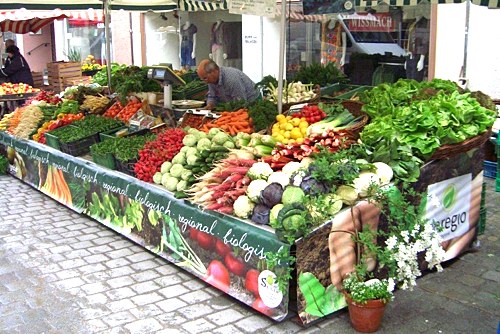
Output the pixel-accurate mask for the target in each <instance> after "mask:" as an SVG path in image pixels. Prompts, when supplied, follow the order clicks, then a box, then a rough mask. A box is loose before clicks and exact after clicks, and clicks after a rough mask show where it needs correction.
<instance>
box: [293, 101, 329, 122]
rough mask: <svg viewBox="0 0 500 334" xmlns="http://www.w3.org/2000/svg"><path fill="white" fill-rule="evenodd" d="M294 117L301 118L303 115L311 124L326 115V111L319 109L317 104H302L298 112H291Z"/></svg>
mask: <svg viewBox="0 0 500 334" xmlns="http://www.w3.org/2000/svg"><path fill="white" fill-rule="evenodd" d="M292 117H294V118H302V117H304V118H305V119H306V121H307V123H309V124H312V123H316V122H319V121H321V120H322V119H323V118H325V117H326V113H325V112H324V111H323V110H321V109H320V108H319V107H318V106H317V105H315V104H314V105H306V106H304V107H303V108H302V109H301V110H300V112H298V113H295V114H292Z"/></svg>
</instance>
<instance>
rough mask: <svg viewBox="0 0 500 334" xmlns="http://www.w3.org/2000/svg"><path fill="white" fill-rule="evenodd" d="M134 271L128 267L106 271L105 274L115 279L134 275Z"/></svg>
mask: <svg viewBox="0 0 500 334" xmlns="http://www.w3.org/2000/svg"><path fill="white" fill-rule="evenodd" d="M135 272H136V271H135V270H134V269H132V268H131V267H130V266H125V267H118V268H114V269H111V270H107V271H106V273H107V274H108V276H109V277H112V278H116V277H120V276H127V275H131V274H133V273H135ZM131 278H132V277H131Z"/></svg>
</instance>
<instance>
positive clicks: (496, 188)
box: [495, 174, 500, 193]
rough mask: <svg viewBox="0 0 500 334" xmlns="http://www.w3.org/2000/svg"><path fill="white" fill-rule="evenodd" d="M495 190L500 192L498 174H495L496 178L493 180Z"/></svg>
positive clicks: (499, 177)
mask: <svg viewBox="0 0 500 334" xmlns="http://www.w3.org/2000/svg"><path fill="white" fill-rule="evenodd" d="M495 191H496V192H497V193H500V174H497V179H496V181H495Z"/></svg>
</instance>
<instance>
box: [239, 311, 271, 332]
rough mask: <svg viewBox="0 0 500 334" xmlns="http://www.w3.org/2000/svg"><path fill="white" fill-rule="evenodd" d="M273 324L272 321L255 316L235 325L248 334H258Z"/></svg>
mask: <svg viewBox="0 0 500 334" xmlns="http://www.w3.org/2000/svg"><path fill="white" fill-rule="evenodd" d="M271 323H272V321H271V320H268V319H265V318H263V317H260V316H257V315H254V316H251V317H247V318H245V319H241V320H240V321H238V322H237V323H235V325H236V326H237V327H238V328H240V329H242V330H244V331H246V332H256V331H259V330H261V329H263V328H266V327H268V326H269V325H271Z"/></svg>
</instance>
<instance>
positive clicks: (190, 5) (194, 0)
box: [179, 0, 227, 12]
mask: <svg viewBox="0 0 500 334" xmlns="http://www.w3.org/2000/svg"><path fill="white" fill-rule="evenodd" d="M179 9H180V10H182V11H185V12H198V11H212V10H226V9H227V1H226V0H223V1H219V0H212V1H210V0H208V1H201V0H179Z"/></svg>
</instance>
